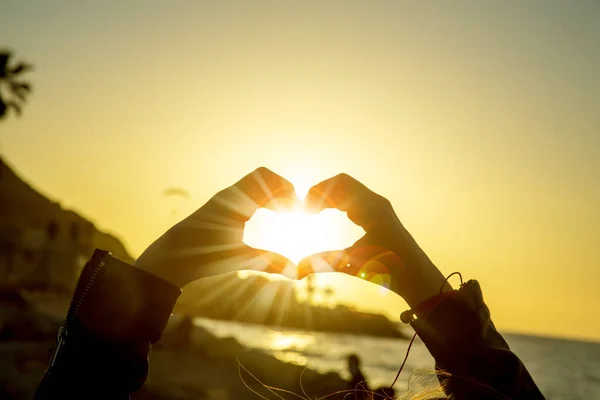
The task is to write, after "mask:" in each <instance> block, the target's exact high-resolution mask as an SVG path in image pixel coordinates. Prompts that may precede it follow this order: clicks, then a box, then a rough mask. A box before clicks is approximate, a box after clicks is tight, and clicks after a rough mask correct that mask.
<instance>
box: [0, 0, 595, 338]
mask: <svg viewBox="0 0 600 400" xmlns="http://www.w3.org/2000/svg"><path fill="white" fill-rule="evenodd" d="M599 20H600V2H597V1H573V2H564V1H550V0H549V1H528V2H521V1H502V2H495V3H492V2H481V1H475V0H474V1H453V2H445V1H438V2H434V1H432V2H408V1H371V2H366V1H327V2H321V1H305V2H297V1H289V2H276V1H271V2H262V1H254V2H247V1H211V2H207V1H169V2H166V1H156V0H148V1H144V2H141V1H127V2H125V1H102V2H92V1H54V2H48V1H45V0H40V1H27V2H23V1H4V2H2V3H1V4H0V46H6V47H7V48H10V49H13V50H14V51H15V52H16V54H17V58H19V59H23V60H26V61H29V62H31V63H33V64H35V71H33V72H32V73H31V74H30V75H29V76H28V77H29V79H30V81H31V82H32V84H33V85H34V93H33V94H32V95H31V97H30V99H29V101H28V104H27V105H26V106H25V108H24V114H23V116H22V118H20V119H16V118H9V119H8V120H6V121H4V122H3V123H2V124H1V125H0V152H1V153H2V155H3V157H5V158H6V159H7V161H8V162H9V163H10V164H11V165H13V166H15V167H16V169H17V170H18V171H19V172H20V174H21V175H22V176H24V177H25V178H26V179H27V180H28V181H29V182H30V183H32V184H33V185H35V186H36V187H37V188H38V189H39V190H40V191H42V192H43V193H45V194H47V195H48V196H50V197H51V198H53V199H56V200H59V201H60V202H61V204H63V205H64V206H66V207H70V208H73V209H75V210H77V211H79V212H81V213H82V214H84V215H85V216H87V217H89V218H91V219H93V220H94V221H95V222H96V223H97V225H98V226H99V227H101V228H103V229H106V230H108V231H110V232H112V233H114V234H116V235H118V236H119V237H120V238H121V239H122V240H123V241H124V242H125V243H126V245H127V247H128V249H129V250H130V251H131V253H132V254H133V255H135V256H137V255H139V254H140V253H141V252H142V251H143V250H144V248H145V247H146V246H147V245H148V244H149V243H150V242H152V241H153V239H155V238H156V237H157V236H158V235H160V234H161V233H162V232H164V231H165V230H166V229H167V228H168V227H169V226H170V225H171V224H172V223H173V222H175V221H176V219H177V217H178V216H179V217H183V216H185V215H187V214H188V213H190V212H192V211H193V210H194V209H195V208H197V207H199V206H200V205H202V204H203V203H204V202H205V201H206V200H208V199H209V198H210V197H211V196H212V194H214V193H215V192H217V191H218V190H220V189H222V188H224V187H226V186H228V185H230V184H232V183H233V182H235V181H237V180H238V179H239V178H240V177H242V176H243V175H245V174H246V173H248V172H250V171H252V170H253V169H255V168H256V167H258V166H261V165H262V166H266V167H268V168H270V169H272V170H274V171H275V172H277V173H279V174H281V175H283V176H284V177H286V178H288V179H290V180H291V181H292V182H293V183H296V184H297V185H298V188H299V191H300V192H302V191H305V190H306V189H307V188H308V187H309V186H310V185H312V184H315V183H317V182H319V181H320V180H322V179H325V178H328V177H330V176H333V175H335V174H338V173H340V172H346V173H348V174H350V175H352V176H354V177H356V178H357V179H359V180H361V181H362V182H364V183H365V184H366V185H367V186H369V187H370V188H371V189H373V190H374V191H376V192H378V193H380V194H381V195H383V196H386V197H387V198H389V199H390V201H391V202H392V204H393V205H394V208H395V210H396V212H397V214H398V216H399V217H400V219H401V220H402V222H403V223H404V225H405V226H406V228H407V229H408V230H409V231H410V232H411V233H412V234H413V236H414V237H415V238H416V239H417V241H418V242H419V243H420V245H421V247H422V248H423V249H424V250H425V251H426V252H427V253H428V254H429V256H430V258H431V259H432V260H433V261H434V262H435V263H436V265H438V267H439V268H440V269H441V270H442V272H443V273H444V274H449V273H451V272H453V271H461V272H462V274H463V276H464V277H465V278H466V279H477V280H479V282H480V283H481V285H482V288H483V291H484V296H485V299H486V302H487V303H488V305H489V307H490V309H491V311H492V317H493V319H494V322H495V324H496V326H497V327H498V328H499V329H501V330H504V331H513V332H525V333H531V334H541V335H552V336H561V337H562V336H565V337H573V338H583V339H592V340H600V319H598V318H597V317H596V312H597V310H598V309H599V308H600V290H599V289H600V272H599V270H600V261H599V258H598V257H597V254H596V253H597V251H598V249H600V208H599V206H598V205H599V204H600V185H599V182H600V112H598V110H599V109H600V107H599V106H600V79H598V71H600V23H598V21H599ZM168 187H182V188H185V189H186V190H187V191H188V192H189V193H190V195H191V197H190V198H189V199H187V200H184V199H180V200H175V199H165V198H164V197H163V196H161V193H162V191H163V190H164V189H165V188H168ZM173 202H175V203H173ZM173 211H175V215H174V214H173ZM260 217H261V218H262V217H264V218H267V219H268V216H265V214H264V213H263V214H261V215H260ZM338 217H339V215H338ZM263 222H264V221H263ZM338 223H339V224H338ZM336 224H338V225H336V229H338V230H337V231H334V233H335V232H337V233H335V234H333V235H334V236H335V240H336V241H335V242H332V243H333V244H332V245H336V246H339V245H342V244H345V245H349V244H351V243H352V242H353V240H354V239H356V238H357V237H358V236H359V233H360V230H357V228H355V227H349V226H350V225H351V223H349V222H347V221H345V220H343V219H339V218H338V219H337V222H336ZM344 224H346V225H345V227H344ZM250 225H251V226H252V227H253V229H258V228H257V227H259V226H260V221H259V222H257V221H254V220H253V221H251V223H250ZM249 228H250V226H249ZM253 235H254V236H253V237H254V239H260V236H261V235H260V233H254V234H253ZM327 236H328V235H324V237H327ZM320 279H321V283H322V284H332V285H334V287H335V289H336V298H337V300H338V301H340V302H351V303H352V304H354V305H355V306H357V307H359V308H362V309H368V310H378V311H381V312H385V313H386V314H387V315H388V316H390V317H391V318H395V319H396V318H398V315H399V313H400V312H402V311H403V310H404V309H406V304H405V303H404V302H403V301H402V300H400V299H399V298H398V297H397V296H395V295H393V294H391V293H384V292H382V291H381V290H379V289H378V288H377V287H376V286H375V285H372V284H369V283H367V282H361V281H359V280H358V279H351V278H343V277H340V278H331V277H321V278H320Z"/></svg>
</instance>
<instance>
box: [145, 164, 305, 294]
mask: <svg viewBox="0 0 600 400" xmlns="http://www.w3.org/2000/svg"><path fill="white" fill-rule="evenodd" d="M297 201H298V199H297V197H296V193H295V191H294V187H293V185H292V184H291V183H290V182H288V181H287V180H285V179H284V178H282V177H281V176H279V175H277V174H275V173H274V172H272V171H270V170H268V169H266V168H259V169H257V170H256V171H254V172H252V173H250V174H248V175H247V176H245V177H244V178H242V179H241V180H240V181H239V182H237V183H236V184H234V185H233V186H230V187H228V188H227V189H224V190H222V191H221V192H219V193H217V194H216V195H215V196H213V197H212V198H211V199H210V200H209V201H208V202H207V203H206V204H205V205H204V206H202V207H201V208H200V209H199V210H198V211H196V212H194V213H193V214H192V215H190V216H189V217H187V218H186V219H184V220H183V221H181V222H179V223H178V224H176V225H175V226H173V227H172V228H171V229H169V230H168V231H167V232H166V233H165V234H164V235H162V236H161V237H160V238H159V239H158V240H156V241H155V242H154V243H152V245H150V247H148V249H146V251H144V253H143V254H142V255H141V256H140V257H139V258H138V260H137V261H136V266H137V267H138V268H141V269H143V270H146V271H148V272H151V273H153V274H155V275H157V276H159V277H161V278H163V279H165V280H167V281H169V282H171V283H173V284H175V285H176V286H178V287H180V288H181V287H183V286H185V285H186V284H188V283H190V282H193V281H195V280H197V279H200V278H204V277H209V276H214V275H219V274H223V273H226V272H231V271H237V270H242V269H250V270H257V271H262V270H265V269H266V268H267V267H268V268H269V271H270V272H284V273H285V272H286V269H287V270H295V268H296V266H295V265H294V264H293V263H292V262H291V261H290V260H288V259H287V258H285V257H283V256H281V255H279V254H276V253H271V252H268V251H265V250H260V249H254V248H252V247H250V246H247V245H246V244H245V243H243V242H242V239H243V236H244V226H245V223H246V221H248V220H249V219H250V218H251V217H252V215H253V214H254V213H255V212H256V210H257V209H258V208H261V207H271V206H276V208H277V209H282V208H283V209H285V208H290V207H291V206H292V205H293V204H294V203H295V202H297Z"/></svg>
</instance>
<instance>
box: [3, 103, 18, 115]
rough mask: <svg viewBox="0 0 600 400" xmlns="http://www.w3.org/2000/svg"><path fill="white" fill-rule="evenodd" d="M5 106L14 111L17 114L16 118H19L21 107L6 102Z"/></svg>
mask: <svg viewBox="0 0 600 400" xmlns="http://www.w3.org/2000/svg"><path fill="white" fill-rule="evenodd" d="M6 106H7V107H8V108H12V109H13V110H15V114H17V116H18V117H20V116H21V106H20V105H19V104H18V103H17V102H16V101H9V102H7V103H6Z"/></svg>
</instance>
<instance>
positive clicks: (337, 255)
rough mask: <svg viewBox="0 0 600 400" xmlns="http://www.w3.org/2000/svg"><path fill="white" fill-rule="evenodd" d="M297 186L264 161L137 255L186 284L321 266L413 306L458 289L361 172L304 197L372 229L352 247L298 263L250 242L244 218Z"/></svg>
mask: <svg viewBox="0 0 600 400" xmlns="http://www.w3.org/2000/svg"><path fill="white" fill-rule="evenodd" d="M297 201H298V198H297V197H296V193H295V191H294V186H293V185H292V184H291V183H290V182H288V181H287V180H286V179H284V178H283V177H281V176H279V175H277V174H275V173H274V172H272V171H270V170H268V169H266V168H258V169H257V170H255V171H254V172H252V173H250V174H248V175H246V176H245V177H244V178H242V179H241V180H240V181H238V182H237V183H235V184H234V185H232V186H230V187H228V188H226V189H224V190H222V191H220V192H219V193H217V194H216V195H214V196H213V197H212V198H211V199H210V200H209V201H208V202H207V203H206V204H205V205H203V206H202V207H201V208H200V209H199V210H197V211H196V212H194V213H193V214H192V215H190V216H189V217H187V218H186V219H184V220H182V221H181V222H179V223H178V224H176V225H174V226H173V227H172V228H171V229H169V230H168V231H167V232H166V233H165V234H163V235H162V236H161V237H160V238H158V239H157V240H156V241H155V242H154V243H152V244H151V245H150V247H148V249H146V250H145V251H144V253H143V254H142V255H141V256H140V257H139V258H138V260H137V262H136V266H137V267H138V268H140V269H143V270H146V271H147V272H150V273H153V274H155V275H157V276H159V277H161V278H163V279H165V280H167V281H169V282H171V283H173V284H174V285H176V286H177V287H179V288H183V287H184V286H185V285H187V284H188V283H191V282H193V281H195V280H197V279H201V278H206V277H210V276H215V275H219V274H223V273H226V272H231V271H238V270H256V271H263V272H269V273H276V274H282V275H284V276H287V277H289V278H293V279H302V278H303V277H305V276H306V275H308V274H311V273H318V272H342V273H346V274H349V275H352V276H359V277H361V278H363V279H367V280H369V281H371V282H374V283H378V284H381V285H383V286H386V287H387V288H389V289H390V290H393V291H394V292H396V293H397V294H399V295H400V296H402V297H403V298H404V300H405V301H406V302H407V303H408V304H409V305H410V306H411V307H415V306H417V305H418V304H420V303H421V302H423V301H424V300H426V299H428V298H430V297H433V296H435V295H437V294H438V293H439V292H440V287H442V285H444V290H451V289H452V288H451V287H450V285H449V284H448V283H444V276H443V275H442V274H441V272H440V271H439V270H438V269H437V267H436V266H435V265H434V264H433V263H432V262H431V260H429V258H428V257H427V255H426V254H425V253H424V252H423V251H422V250H421V248H420V247H419V246H418V245H417V243H416V242H415V240H414V239H413V238H412V237H411V235H410V234H409V233H408V232H407V231H406V229H404V226H403V225H402V223H401V222H400V220H399V219H398V217H397V216H396V213H395V212H394V209H393V208H392V205H391V204H390V202H389V201H388V200H387V199H385V198H384V197H382V196H380V195H378V194H377V193H374V192H373V191H371V190H369V189H368V188H367V187H366V186H365V185H363V184H362V183H360V182H358V181H357V180H355V179H354V178H352V177H350V176H348V175H346V174H340V175H337V176H335V177H333V178H330V179H327V180H325V181H323V182H321V183H319V184H317V185H315V186H313V187H312V188H311V189H310V191H309V192H308V195H307V197H306V199H305V205H306V207H307V209H308V210H310V211H312V212H320V211H322V210H323V209H325V208H337V209H339V210H341V211H344V212H346V213H347V215H348V218H349V219H350V220H351V221H352V222H354V223H355V224H357V225H359V226H360V227H362V228H363V229H364V230H365V235H364V236H363V237H362V238H360V239H359V240H358V241H357V242H356V243H355V244H354V245H353V246H351V247H349V248H347V249H345V250H337V251H329V252H324V253H319V254H314V255H311V256H309V257H306V258H305V259H303V260H302V261H301V262H300V263H299V264H298V265H294V263H292V262H291V261H290V260H288V259H287V258H285V257H283V256H281V255H279V254H276V253H272V252H268V251H266V250H261V249H255V248H252V247H250V246H248V245H246V244H245V243H244V242H243V241H242V238H243V234H244V226H245V223H246V222H247V221H248V220H249V219H250V218H251V217H252V215H254V213H255V212H256V210H257V209H258V208H261V207H269V208H271V207H275V208H276V209H286V208H290V209H291V208H292V207H294V206H295V205H296V204H297Z"/></svg>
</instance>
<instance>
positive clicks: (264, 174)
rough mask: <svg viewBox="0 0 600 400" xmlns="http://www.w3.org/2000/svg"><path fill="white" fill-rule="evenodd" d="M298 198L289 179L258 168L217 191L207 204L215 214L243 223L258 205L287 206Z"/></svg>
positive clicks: (278, 207) (279, 207)
mask: <svg viewBox="0 0 600 400" xmlns="http://www.w3.org/2000/svg"><path fill="white" fill-rule="evenodd" d="M297 201H298V199H297V196H296V192H295V190H294V186H293V185H292V184H291V183H290V182H289V181H288V180H286V179H285V178H283V177H281V176H279V175H277V174H276V173H274V172H273V171H271V170H269V169H267V168H264V167H261V168H258V169H256V170H255V171H253V172H252V173H250V174H248V175H246V176H245V177H243V178H242V179H240V180H239V181H238V182H237V183H235V184H234V185H232V186H230V187H228V188H227V189H225V190H223V191H221V192H219V193H218V194H217V195H215V196H214V197H213V198H212V199H211V200H210V201H209V203H208V204H207V205H208V206H209V208H212V209H213V210H216V211H217V213H218V215H221V216H224V217H227V218H233V219H234V220H237V221H240V222H246V221H248V220H249V219H250V218H251V217H252V215H254V213H255V212H256V210H257V209H258V208H261V207H265V206H269V207H270V208H277V209H282V208H283V209H287V208H291V207H292V206H293V204H295V202H297Z"/></svg>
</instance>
